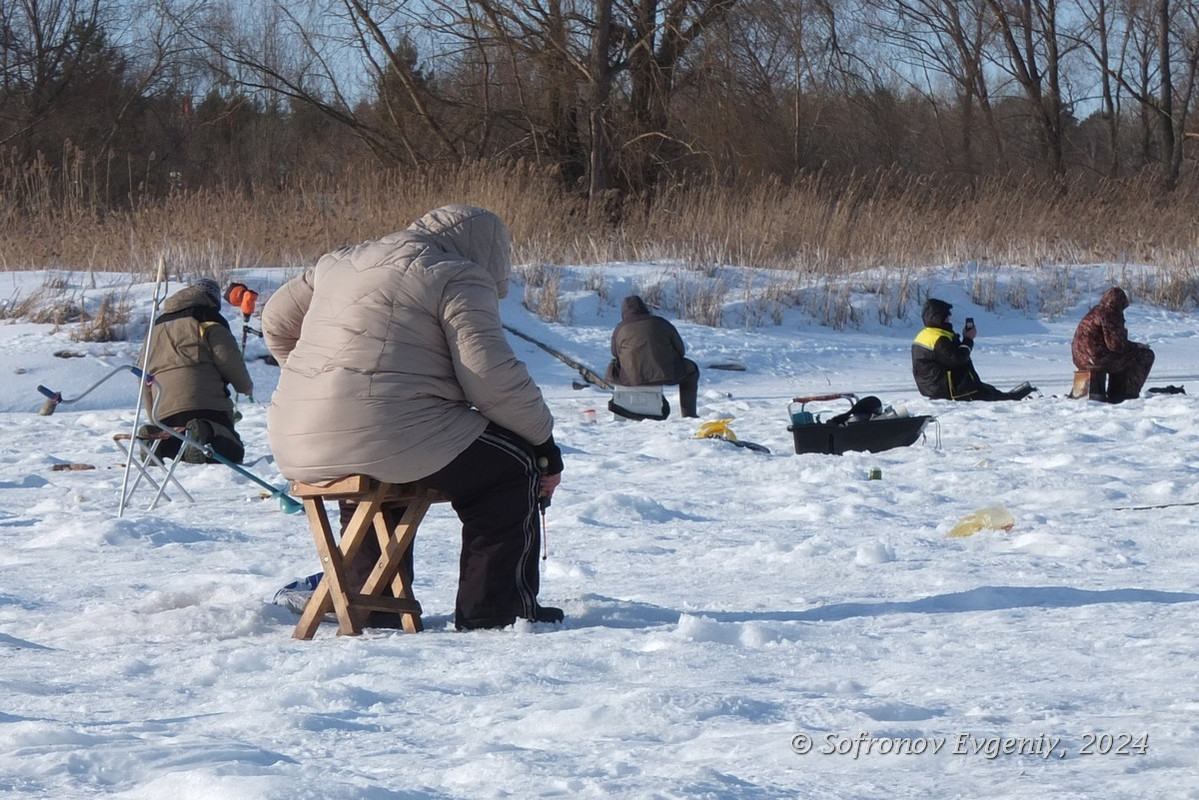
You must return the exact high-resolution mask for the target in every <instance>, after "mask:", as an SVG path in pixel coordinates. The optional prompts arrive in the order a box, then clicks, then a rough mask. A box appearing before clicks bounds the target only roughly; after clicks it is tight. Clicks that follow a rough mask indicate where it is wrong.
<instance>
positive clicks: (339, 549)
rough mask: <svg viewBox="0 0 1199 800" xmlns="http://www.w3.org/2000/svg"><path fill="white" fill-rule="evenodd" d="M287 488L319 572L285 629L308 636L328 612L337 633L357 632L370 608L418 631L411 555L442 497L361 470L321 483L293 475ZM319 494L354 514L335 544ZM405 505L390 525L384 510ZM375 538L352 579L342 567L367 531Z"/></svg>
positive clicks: (353, 556)
mask: <svg viewBox="0 0 1199 800" xmlns="http://www.w3.org/2000/svg"><path fill="white" fill-rule="evenodd" d="M289 491H290V493H291V495H292V496H293V497H296V498H298V499H300V500H302V501H303V502H304V512H305V514H306V515H307V517H308V526H309V527H310V528H311V529H312V538H313V541H314V542H315V544H316V551H317V555H318V556H319V557H320V561H321V566H322V567H323V568H324V577H322V578H321V582H320V584H319V585H318V586H317V587H316V591H314V592H313V593H312V597H311V598H310V599H309V600H308V603H307V604H306V605H305V606H304V611H303V613H302V614H301V615H300V621H299V622H298V623H297V624H296V629H295V631H294V632H293V633H292V636H294V637H295V638H297V639H311V638H312V637H313V636H314V635H315V634H316V629H317V628H318V627H320V624H321V620H322V619H323V618H324V616H325V614H327V613H328V612H329V611H330V610H332V611H333V612H334V614H336V615H337V623H338V626H337V633H338V634H339V635H345V636H356V635H358V634H359V633H361V632H362V626H363V623H364V622H365V620H366V617H367V615H368V614H369V613H370V612H371V611H383V612H390V613H395V614H399V615H400V621H401V623H402V624H403V626H404V630H405V631H407V632H409V633H417V632H418V631H420V630H422V627H423V626H422V624H421V618H420V615H421V606H420V603H418V602H417V601H416V597H415V595H414V594H413V593H412V570H411V558H410V553H411V551H412V544H413V542H414V541H415V539H416V529H417V527H418V526H419V525H420V523H421V520H423V519H424V517H425V513H426V512H427V511H428V510H429V506H430V505H432V504H433V503H444V502H449V498H448V497H445V496H444V495H442V494H440V493H439V492H436V491H434V490H432V489H429V488H427V487H424V486H420V485H419V484H414V483H382V482H380V481H377V480H375V479H374V478H370V477H368V476H366V475H351V476H349V477H346V478H341V479H339V480H334V481H326V482H324V483H301V482H299V481H292V482H291V485H290V488H289ZM326 500H337V501H343V500H344V501H348V502H351V503H354V504H355V506H356V507H355V509H354V515H353V517H352V518H351V519H350V522H349V524H348V525H347V526H346V529H345V530H344V531H343V532H342V534H341V542H340V543H338V542H337V541H336V539H335V538H334V535H333V529H332V528H331V527H330V525H329V515H328V512H327V511H326V510H325V501H326ZM397 506H403V507H404V513H403V516H401V518H400V520H399V522H397V523H396V524H395V527H394V528H392V527H391V525H390V524H389V520H388V518H387V515H386V514H385V513H384V509H385V508H394V507H397ZM372 530H373V531H374V533H375V537H376V539H377V540H378V542H379V551H380V555H379V560H378V561H377V562H376V563H375V566H374V568H373V569H372V570H371V571H370V573H369V574H368V575H367V576H366V579H365V580H364V581H363V583H362V585H361V586H353V585H351V579H350V575H349V574H348V567H349V565H351V564H353V563H354V562H355V559H356V558H357V557H358V553H359V552H360V551H361V550H362V545H363V542H365V541H366V537H367V535H368V533H369V532H370V531H372Z"/></svg>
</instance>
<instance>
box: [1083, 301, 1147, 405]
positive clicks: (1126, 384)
mask: <svg viewBox="0 0 1199 800" xmlns="http://www.w3.org/2000/svg"><path fill="white" fill-rule="evenodd" d="M1126 308H1128V295H1127V294H1125V292H1124V290H1123V289H1121V288H1120V287H1118V286H1113V287H1112V288H1110V289H1108V290H1107V291H1106V292H1104V293H1103V297H1101V298H1100V299H1099V304H1098V305H1096V306H1095V307H1094V308H1092V309H1091V310H1090V311H1088V312H1087V313H1086V314H1085V315H1084V316H1083V318H1082V320H1080V321H1079V323H1078V329H1077V330H1075V331H1074V341H1073V342H1072V343H1071V348H1070V349H1071V354H1072V355H1073V356H1074V367H1075V368H1076V369H1079V370H1090V371H1098V372H1106V373H1107V376H1108V382H1107V399H1108V400H1109V401H1110V402H1113V403H1118V402H1120V401H1121V400H1129V399H1132V398H1134V397H1137V396H1139V395H1140V394H1141V387H1142V386H1144V385H1145V380H1146V379H1147V378H1148V377H1149V370H1151V369H1152V368H1153V359H1154V355H1153V350H1151V349H1150V348H1149V345H1147V344H1141V343H1140V342H1133V341H1129V339H1128V328H1126V327H1125V325H1124V309H1126Z"/></svg>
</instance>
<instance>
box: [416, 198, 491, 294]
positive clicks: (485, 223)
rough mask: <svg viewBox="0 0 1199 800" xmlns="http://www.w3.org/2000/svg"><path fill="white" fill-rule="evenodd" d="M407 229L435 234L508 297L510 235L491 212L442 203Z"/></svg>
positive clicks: (450, 249)
mask: <svg viewBox="0 0 1199 800" xmlns="http://www.w3.org/2000/svg"><path fill="white" fill-rule="evenodd" d="M408 230H410V231H416V232H418V233H425V234H428V235H430V236H435V237H437V239H438V240H440V241H441V242H442V243H443V244H444V245H445V247H446V249H447V250H449V251H451V252H454V253H457V254H458V255H460V256H462V257H463V258H466V259H468V260H470V261H473V262H475V263H476V264H479V265H480V266H482V267H483V268H485V269H486V270H487V271H488V272H489V273H490V274H491V277H493V278H495V287H496V290H497V291H498V292H499V295H500V297H501V298H503V297H507V296H508V278H509V277H510V276H511V274H512V237H511V234H509V233H508V228H507V226H505V225H504V223H503V222H502V221H501V220H500V218H499V217H497V216H496V215H495V214H493V213H492V212H490V211H487V210H486V209H482V208H476V207H475V206H467V205H457V204H455V205H448V206H442V207H441V208H435V209H433V210H432V211H430V212H429V213H428V214H425V215H424V216H423V217H421V218H420V219H418V220H417V221H416V222H414V223H412V224H411V225H409V226H408Z"/></svg>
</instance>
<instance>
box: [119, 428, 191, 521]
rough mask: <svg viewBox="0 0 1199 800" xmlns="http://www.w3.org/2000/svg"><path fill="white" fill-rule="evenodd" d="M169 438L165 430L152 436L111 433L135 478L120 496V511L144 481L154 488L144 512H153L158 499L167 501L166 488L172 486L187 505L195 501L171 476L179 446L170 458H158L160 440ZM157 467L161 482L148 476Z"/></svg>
mask: <svg viewBox="0 0 1199 800" xmlns="http://www.w3.org/2000/svg"><path fill="white" fill-rule="evenodd" d="M169 438H171V435H170V434H169V433H167V432H166V431H162V430H159V431H157V432H155V433H149V432H148V431H147V430H145V429H142V430H139V431H138V433H137V435H136V436H130V435H129V434H128V433H116V434H113V437H112V440H113V442H115V443H116V444H117V446H118V447H120V448H121V449H122V450H123V451H124V453H125V457H126V458H127V459H129V464H130V465H131V466H132V467H133V468H134V469H135V470H137V477H136V478H134V480H133V482H132V483H131V484H130V485H129V487H128V488H127V489H126V490H125V491H124V492H123V493H122V496H121V505H120V511H122V512H123V511H124V510H125V506H127V505H128V504H129V501H130V500H132V499H133V494H134V492H136V491H137V489H138V487H139V486H141V483H142V481H143V480H144V481H146V482H147V483H148V484H149V485H150V486H151V487H153V489H154V497H153V498H152V499H151V500H150V505H149V506H148V507H147V508H146V510H147V511H153V510H154V509H155V507H157V506H158V502H159V501H160V500H166V501H167V502H170V501H171V496H170V495H169V494H167V486H168V485H174V487H175V488H176V489H178V490H179V493H180V494H182V495H183V496H184V497H185V498H187V502H189V503H194V502H195V498H193V497H192V496H191V495H190V494H188V491H187V489H185V488H183V484H182V483H180V482H179V479H178V478H176V477H175V467H177V466H178V465H179V461H180V459H182V458H183V450H184V448H183V447H180V448H179V452H178V453H176V454H175V457H174V458H170V459H166V460H164V459H163V458H161V457H160V456H159V455H158V447H159V445H161V444H162V443H163V442H164V441H166V440H167V439H169ZM155 467H157V468H158V469H161V470H163V473H164V474H163V475H162V478H161V480H156V479H155V478H154V476H153V475H151V474H150V470H151V469H153V468H155Z"/></svg>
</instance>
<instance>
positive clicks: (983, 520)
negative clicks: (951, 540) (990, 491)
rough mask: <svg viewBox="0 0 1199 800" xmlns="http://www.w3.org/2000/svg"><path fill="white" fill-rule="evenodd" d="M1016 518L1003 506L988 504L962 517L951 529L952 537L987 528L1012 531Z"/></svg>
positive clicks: (970, 533) (971, 534)
mask: <svg viewBox="0 0 1199 800" xmlns="http://www.w3.org/2000/svg"><path fill="white" fill-rule="evenodd" d="M1015 524H1016V518H1015V517H1013V516H1012V514H1011V512H1010V511H1008V510H1007V509H1006V508H1004V507H1003V506H988V507H986V508H980V509H979V510H978V511H975V512H973V513H970V514H967V515H966V516H964V517H962V518H961V519H960V520H959V521H958V524H957V525H954V526H953V529H952V530H951V531H949V536H950V537H958V538H960V537H963V536H973V535H974V534H976V533H978V532H979V531H981V530H983V529H984V528H986V529H987V530H992V531H1010V530H1011V529H1012V528H1013V527H1014V526H1015Z"/></svg>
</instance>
